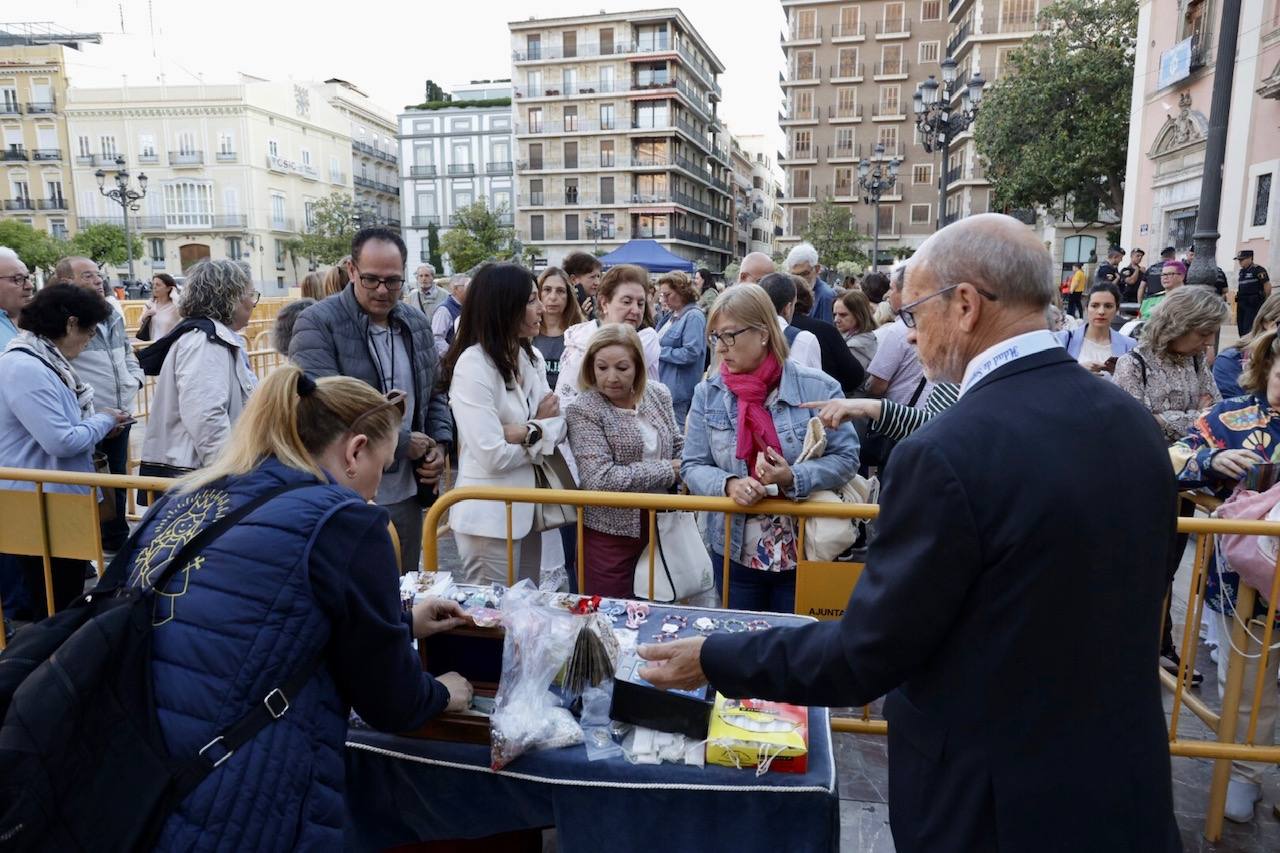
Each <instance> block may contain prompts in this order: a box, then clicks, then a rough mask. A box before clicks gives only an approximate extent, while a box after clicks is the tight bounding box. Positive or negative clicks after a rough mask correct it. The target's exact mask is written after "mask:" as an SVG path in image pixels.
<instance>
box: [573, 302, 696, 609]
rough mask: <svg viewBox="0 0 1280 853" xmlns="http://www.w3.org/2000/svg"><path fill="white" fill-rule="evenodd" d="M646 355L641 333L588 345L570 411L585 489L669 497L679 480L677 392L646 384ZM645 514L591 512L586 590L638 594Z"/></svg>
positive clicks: (614, 327)
mask: <svg viewBox="0 0 1280 853" xmlns="http://www.w3.org/2000/svg"><path fill="white" fill-rule="evenodd" d="M644 363H645V362H644V350H643V347H642V345H641V343H640V338H639V336H638V335H637V334H636V331H635V329H633V328H631V327H630V326H624V325H619V324H611V325H607V326H603V327H601V329H600V330H599V331H597V332H596V333H595V334H594V335H593V336H592V338H591V340H590V342H589V343H588V345H587V351H586V354H585V355H584V357H583V360H582V370H581V374H580V376H579V377H578V385H579V387H580V388H581V390H582V393H581V394H579V395H578V397H577V398H575V399H574V401H573V403H571V404H570V405H569V408H568V409H567V411H566V412H565V420H566V421H567V423H568V426H569V447H570V448H571V449H572V451H573V455H574V457H575V458H576V459H577V461H578V479H579V485H580V486H581V487H582V488H584V489H589V490H592V491H607V492H665V491H667V490H668V489H670V488H671V487H672V486H674V485H675V484H676V482H677V481H678V480H679V472H680V454H681V451H682V450H683V448H684V436H683V435H682V434H681V433H680V431H679V429H678V428H677V427H676V420H675V413H674V412H673V411H672V407H671V392H670V391H668V390H667V388H666V386H664V385H661V384H659V383H657V382H646V376H645V369H644ZM641 516H642V514H641V512H640V510H634V509H612V508H608V507H587V509H586V514H585V524H586V529H585V530H584V532H583V543H584V547H585V550H586V587H585V589H584V590H583V592H584V593H587V594H590V595H597V594H598V595H604V596H611V597H615V598H629V597H631V595H632V594H633V585H632V584H633V580H632V579H633V576H634V573H635V565H636V560H637V559H639V557H640V554H641V552H643V551H644V548H645V545H646V544H648V527H647V525H645V524H644V523H643V521H642V517H641Z"/></svg>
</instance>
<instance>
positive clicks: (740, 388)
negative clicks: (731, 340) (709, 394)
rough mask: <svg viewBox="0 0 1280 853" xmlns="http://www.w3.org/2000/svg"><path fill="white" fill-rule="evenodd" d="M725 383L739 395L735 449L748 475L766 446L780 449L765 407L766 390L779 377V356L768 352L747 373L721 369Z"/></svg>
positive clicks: (769, 388)
mask: <svg viewBox="0 0 1280 853" xmlns="http://www.w3.org/2000/svg"><path fill="white" fill-rule="evenodd" d="M720 378H721V379H722V380H723V381H724V384H725V386H726V387H727V388H728V389H729V390H730V391H732V392H733V394H734V396H736V397H737V398H738V450H737V453H736V454H735V455H736V456H737V458H739V459H741V460H743V461H744V462H746V463H747V470H748V471H750V472H751V476H753V477H754V476H756V457H757V456H758V455H759V454H761V453H763V452H764V450H765V448H767V447H772V448H773V449H774V450H776V451H778V452H779V453H781V452H782V442H781V441H779V440H778V431H777V430H776V429H774V426H773V416H772V415H770V414H769V410H768V409H766V408H765V407H764V401H765V400H766V399H767V398H768V397H769V392H770V391H772V390H773V389H775V388H777V387H778V382H779V381H780V380H781V379H782V365H781V364H780V363H779V362H778V357H777V356H776V355H774V354H773V353H768V354H767V355H766V356H765V358H764V361H762V362H760V366H759V367H757V368H756V369H755V370H753V371H751V372H750V373H730V372H729V371H727V370H722V371H720Z"/></svg>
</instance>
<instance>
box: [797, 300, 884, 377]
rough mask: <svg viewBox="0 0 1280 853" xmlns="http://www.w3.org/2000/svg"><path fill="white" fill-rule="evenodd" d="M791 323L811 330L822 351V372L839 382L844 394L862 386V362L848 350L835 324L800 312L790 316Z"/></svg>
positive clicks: (801, 328)
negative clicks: (804, 315)
mask: <svg viewBox="0 0 1280 853" xmlns="http://www.w3.org/2000/svg"><path fill="white" fill-rule="evenodd" d="M791 325H793V326H795V327H796V328H797V329H800V330H802V331H805V332H813V336H814V337H815V338H817V339H818V349H819V350H820V351H821V353H822V372H823V373H825V374H827V375H828V376H830V377H831V378H832V379H834V380H835V381H837V382H839V383H840V388H841V390H843V391H844V393H845V394H852V393H853V392H855V391H857V390H858V389H859V388H861V387H862V383H863V381H864V380H865V379H866V378H867V372H866V371H865V370H864V369H863V368H862V363H861V362H859V361H858V360H857V359H856V358H854V357H853V353H851V352H849V345H848V344H847V343H845V340H844V336H843V335H841V334H840V332H839V331H837V330H836V327H835V326H833V325H831V324H830V323H828V322H827V321H825V320H816V319H814V318H813V317H803V316H801V315H800V314H796V315H795V316H794V317H792V318H791Z"/></svg>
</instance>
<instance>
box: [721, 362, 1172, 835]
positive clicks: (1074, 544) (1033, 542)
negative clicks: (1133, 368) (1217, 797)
mask: <svg viewBox="0 0 1280 853" xmlns="http://www.w3.org/2000/svg"><path fill="white" fill-rule="evenodd" d="M1086 458H1087V459H1088V460H1089V464H1088V466H1087V467H1086V466H1082V464H1081V461H1080V460H1082V459H1086ZM1099 471H1124V472H1125V506H1126V512H1124V513H1113V512H1093V513H1086V516H1082V518H1085V524H1084V525H1083V527H1081V526H1080V525H1070V524H1063V523H1062V519H1063V508H1064V507H1076V508H1079V507H1090V506H1095V505H1097V498H1098V494H1099V492H1098V490H1097V482H1098V481H1097V472H1099ZM1090 472H1093V473H1090ZM1176 494H1177V492H1176V487H1175V483H1174V478H1173V472H1172V469H1171V468H1170V465H1169V459H1168V455H1167V452H1166V450H1165V444H1164V441H1163V440H1162V438H1161V436H1160V431H1159V430H1158V429H1157V428H1156V424H1155V422H1154V421H1153V420H1152V419H1151V415H1150V413H1149V412H1147V411H1146V410H1145V409H1143V408H1142V407H1141V406H1139V405H1138V404H1137V403H1135V402H1134V400H1133V399H1132V398H1130V397H1129V396H1128V395H1126V394H1125V393H1124V392H1123V391H1121V390H1120V389H1118V388H1116V387H1115V386H1113V385H1110V384H1109V383H1105V382H1098V380H1097V378H1096V377H1094V376H1092V375H1090V374H1089V373H1088V372H1087V371H1085V370H1084V369H1082V368H1081V367H1079V366H1078V365H1077V364H1076V363H1075V361H1074V360H1072V359H1071V358H1070V357H1069V356H1067V355H1066V353H1065V352H1064V351H1062V350H1052V351H1048V352H1042V353H1038V354H1036V355H1032V356H1028V357H1026V358H1023V359H1020V360H1018V361H1015V362H1012V363H1010V364H1007V365H1005V366H1003V367H1001V368H999V369H997V370H995V371H993V372H992V373H991V374H990V375H988V376H987V377H985V378H984V379H982V380H980V381H979V382H978V384H977V385H975V386H974V387H973V388H972V389H970V390H969V391H968V393H966V394H965V395H964V396H963V397H961V398H960V400H959V401H958V402H957V403H956V404H955V405H954V406H953V407H952V408H951V409H949V410H948V411H946V412H944V413H942V414H941V415H939V416H938V417H936V418H934V419H933V421H931V422H930V423H929V424H927V425H925V426H924V427H923V428H921V429H920V430H918V431H917V432H916V433H914V434H913V435H912V436H911V437H909V438H907V439H906V440H904V441H903V442H902V443H901V444H899V445H898V447H897V449H896V450H895V451H894V454H893V459H892V461H891V462H890V463H889V465H888V467H887V470H886V472H885V478H884V487H883V491H882V493H881V507H882V510H881V515H880V522H879V526H880V533H879V536H878V537H877V538H876V539H875V540H874V541H873V543H872V545H871V550H870V554H869V556H868V559H867V565H866V569H865V570H864V571H863V573H862V576H861V578H860V580H859V581H858V585H857V588H856V589H855V591H854V593H853V595H852V597H851V598H850V600H849V605H848V608H847V610H846V612H845V614H844V617H843V618H842V619H841V620H840V621H839V622H824V623H819V624H814V625H806V626H803V627H798V628H779V629H774V630H771V631H765V632H762V633H759V634H743V635H741V636H728V635H724V636H721V635H717V636H713V637H711V638H710V639H709V640H708V641H707V643H706V645H705V646H704V647H703V650H702V666H703V669H704V670H705V671H706V673H707V676H708V678H709V679H710V680H711V683H712V684H714V685H715V686H716V688H717V689H719V690H720V691H721V692H722V693H724V694H726V695H728V696H735V697H743V696H753V697H757V698H761V699H781V700H786V701H791V702H796V703H799V704H812V705H832V706H850V705H854V706H856V705H862V704H864V703H867V702H870V701H871V700H873V699H875V698H876V697H878V696H882V695H885V694H886V693H887V694H888V697H887V698H886V700H885V703H884V714H885V718H886V719H887V720H888V723H889V814H890V822H891V826H892V829H893V836H894V843H895V844H896V846H897V849H898V851H899V853H913V852H914V851H921V853H924V851H928V853H939V851H973V850H994V849H997V848H998V849H1000V850H1010V851H1031V850H1034V851H1037V853H1038V852H1039V851H1064V853H1065V851H1082V850H1088V851H1091V853H1111V851H1132V852H1133V853H1139V851H1141V853H1163V851H1172V850H1181V849H1182V848H1181V841H1180V838H1179V835H1178V829H1177V825H1176V824H1175V822H1174V818H1173V806H1172V792H1171V783H1170V768H1169V744H1168V740H1167V730H1166V726H1165V717H1164V711H1163V709H1162V706H1161V695H1160V683H1159V680H1158V677H1157V657H1158V648H1159V632H1160V619H1161V615H1162V613H1163V597H1164V591H1165V585H1166V583H1167V582H1168V563H1167V559H1166V557H1167V554H1168V549H1169V547H1170V546H1171V544H1172V540H1173V534H1174V523H1175V517H1176V512H1175V509H1174V504H1175V499H1176Z"/></svg>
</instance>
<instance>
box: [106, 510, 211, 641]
mask: <svg viewBox="0 0 1280 853" xmlns="http://www.w3.org/2000/svg"><path fill="white" fill-rule="evenodd" d="M230 509H231V498H230V497H229V496H228V495H227V493H226V492H222V491H218V490H215V489H202V490H200V491H198V492H195V493H194V494H190V495H183V496H182V497H180V498H178V499H177V500H175V501H173V503H172V505H171V506H170V507H169V509H168V510H166V511H165V513H164V515H163V516H162V517H161V518H160V520H159V521H157V522H156V525H155V533H154V535H153V536H152V538H151V542H150V543H148V545H147V547H145V548H142V549H140V550H139V551H138V555H137V557H136V558H135V559H134V563H133V571H132V572H131V577H130V582H131V583H133V584H136V585H139V586H141V585H145V586H151V583H152V579H153V578H158V577H159V576H160V575H161V574H163V572H164V570H165V567H166V566H168V565H169V560H170V559H171V558H172V557H173V556H174V554H176V553H177V551H178V549H180V548H181V547H182V546H184V545H186V544H187V543H188V542H190V541H191V540H192V539H194V538H195V537H196V536H197V535H198V534H199V533H200V531H201V530H203V529H204V528H206V527H208V526H209V525H210V524H213V523H214V522H216V521H217V520H218V519H220V518H222V517H223V516H224V515H226V514H227V512H228V510H230ZM203 565H204V557H203V555H197V556H195V557H193V558H192V559H191V562H189V563H187V565H186V566H184V567H182V568H181V569H179V570H178V571H177V573H176V574H174V576H173V577H172V578H171V579H170V580H169V585H168V587H167V588H166V589H164V590H160V591H159V592H158V593H157V595H156V597H155V612H154V615H153V616H152V620H151V624H152V625H153V626H155V627H159V626H161V625H163V624H165V623H166V622H169V621H170V620H172V619H173V616H174V612H175V609H176V607H177V603H178V599H179V598H181V597H182V596H183V595H185V594H186V592H187V588H188V586H189V582H190V575H191V572H192V571H193V570H198V569H199V568H200V567H201V566H203Z"/></svg>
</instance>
